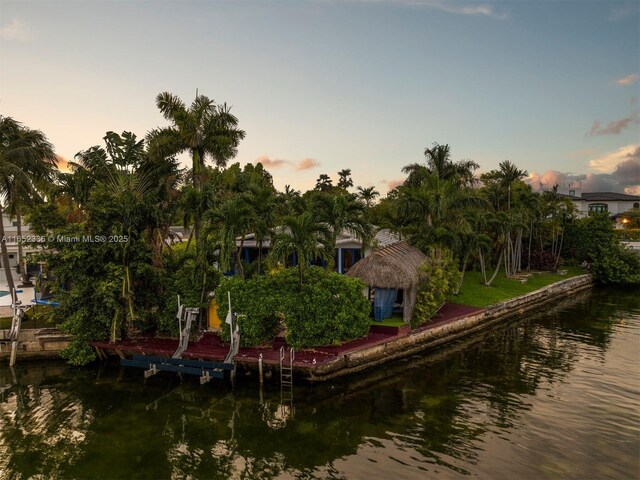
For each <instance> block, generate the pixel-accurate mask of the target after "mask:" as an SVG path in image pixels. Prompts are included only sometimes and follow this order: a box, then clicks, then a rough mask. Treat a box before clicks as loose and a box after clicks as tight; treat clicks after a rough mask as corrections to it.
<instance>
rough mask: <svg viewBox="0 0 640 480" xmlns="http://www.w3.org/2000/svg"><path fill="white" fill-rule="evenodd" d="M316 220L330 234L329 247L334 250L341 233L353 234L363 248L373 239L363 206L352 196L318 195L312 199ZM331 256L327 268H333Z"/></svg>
mask: <svg viewBox="0 0 640 480" xmlns="http://www.w3.org/2000/svg"><path fill="white" fill-rule="evenodd" d="M313 210H314V212H315V215H316V219H317V220H318V221H320V222H323V223H324V224H325V225H327V227H328V228H329V231H330V232H331V237H330V238H331V246H332V247H333V248H334V249H335V247H336V244H337V240H338V235H340V234H341V233H342V232H343V231H347V232H350V233H352V234H354V235H355V236H356V237H357V238H359V239H360V240H361V241H362V244H363V248H364V247H366V245H367V244H368V243H369V242H370V241H371V238H372V237H373V226H372V225H371V222H370V221H369V218H368V216H367V210H366V207H365V206H364V204H363V203H362V202H361V201H360V200H358V199H357V198H356V196H355V195H353V194H348V193H342V194H338V195H331V194H327V193H324V194H318V195H316V196H315V197H314V198H313ZM333 264H334V258H333V255H332V256H331V260H330V262H329V267H330V268H333Z"/></svg>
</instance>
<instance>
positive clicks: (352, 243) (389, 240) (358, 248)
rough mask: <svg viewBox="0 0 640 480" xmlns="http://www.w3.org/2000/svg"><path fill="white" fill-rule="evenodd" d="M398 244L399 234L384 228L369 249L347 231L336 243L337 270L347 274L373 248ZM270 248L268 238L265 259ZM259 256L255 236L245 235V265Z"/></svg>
mask: <svg viewBox="0 0 640 480" xmlns="http://www.w3.org/2000/svg"><path fill="white" fill-rule="evenodd" d="M241 241H242V238H240V237H238V238H237V239H236V245H237V246H238V247H240V243H241ZM398 242H400V237H399V236H398V235H397V234H395V233H393V232H391V231H390V230H388V229H384V228H383V229H381V230H378V232H377V233H376V235H375V237H374V238H373V240H372V242H371V245H370V246H369V247H367V246H363V244H362V240H360V239H359V238H357V237H356V236H355V235H353V234H352V233H351V232H349V231H347V230H345V231H343V232H341V233H340V235H338V239H337V241H336V247H335V262H334V263H335V269H336V271H337V272H338V273H347V272H348V271H349V269H350V268H351V267H353V266H354V265H355V264H356V263H357V262H359V261H360V260H362V259H363V258H365V257H366V256H368V255H369V254H370V253H371V252H372V251H373V250H372V249H373V248H382V247H386V246H388V245H393V244H395V243H398ZM270 246H271V244H270V241H269V239H268V238H267V239H265V240H264V241H263V242H262V255H263V257H264V256H266V255H267V254H268V253H269V249H270ZM258 254H259V249H258V242H257V240H256V238H255V235H254V234H253V233H251V234H249V235H245V237H244V243H243V248H242V261H243V262H245V263H251V262H254V261H255V260H256V259H257V258H258ZM320 263H321V264H322V266H325V265H324V262H320ZM297 264H298V262H297V259H296V258H295V256H294V257H293V258H292V259H291V266H294V267H295V266H296V265H297ZM227 273H228V274H231V275H232V274H234V273H235V262H232V269H231V271H229V272H227Z"/></svg>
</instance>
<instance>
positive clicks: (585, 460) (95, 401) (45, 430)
mask: <svg viewBox="0 0 640 480" xmlns="http://www.w3.org/2000/svg"><path fill="white" fill-rule="evenodd" d="M635 293H636V292H613V291H607V290H598V291H594V292H587V293H585V294H582V295H581V296H579V297H575V298H572V299H569V300H567V301H564V302H563V303H560V304H557V305H556V306H555V307H553V308H552V309H549V310H548V311H547V312H545V313H544V314H542V315H538V316H528V317H527V318H523V319H519V320H517V321H515V322H512V323H511V324H509V325H506V326H504V327H501V328H497V329H494V330H492V331H490V332H485V333H483V334H481V335H476V336H474V337H473V338H470V339H467V340H464V341H461V342H459V343H457V344H454V345H451V346H449V347H447V348H446V349H442V350H440V351H437V352H433V353H430V354H428V355H426V354H425V355H419V356H415V357H412V358H410V359H406V360H404V361H401V362H398V363H396V364H393V365H385V366H382V367H380V368H379V369H377V370H375V371H373V372H368V373H365V374H361V375H358V376H355V377H350V378H348V379H345V380H342V381H339V382H334V383H332V384H330V385H320V386H301V385H297V386H296V387H295V402H294V404H293V405H292V404H290V403H288V402H282V401H281V397H280V390H279V387H278V386H277V385H275V382H274V384H267V386H266V389H265V391H264V392H260V390H259V388H258V385H257V383H258V381H257V378H255V377H247V378H240V379H239V381H238V383H237V385H236V388H235V390H233V391H232V390H231V387H230V385H229V384H228V383H224V382H217V383H213V384H211V385H208V386H205V387H200V386H199V385H197V384H196V383H195V382H185V383H180V382H179V381H178V379H177V378H176V377H172V376H169V375H162V376H157V377H153V378H152V379H150V380H148V381H147V382H146V383H145V382H143V381H142V379H141V377H140V375H139V373H140V372H137V371H133V370H125V369H120V368H119V367H117V366H115V365H112V366H109V367H107V368H106V369H105V370H104V371H98V370H94V369H70V368H68V367H66V366H64V365H42V364H29V365H22V366H20V367H19V369H18V370H16V371H15V372H11V371H10V370H9V369H8V368H5V367H4V366H2V367H0V478H11V479H13V478H31V477H34V478H38V476H41V477H42V478H45V477H46V478H55V477H59V478H86V477H92V478H166V477H167V476H171V477H175V478H183V477H189V476H192V477H196V478H225V479H226V478H275V477H298V478H313V477H322V478H327V477H331V478H362V477H367V478H390V477H394V478H422V477H424V476H425V474H427V473H428V474H437V475H440V476H443V477H459V476H467V475H469V474H473V475H481V476H482V477H495V476H496V475H497V474H498V473H499V474H500V475H501V476H505V477H508V476H517V477H523V476H528V477H544V476H557V475H563V476H565V477H576V478H578V477H584V476H593V475H596V476H598V477H616V476H617V477H630V476H635V475H636V474H637V471H638V434H639V430H638V421H639V420H640V419H639V417H638V407H639V405H638V396H639V395H640V391H639V388H638V387H639V384H640V376H639V375H638V370H637V365H638V360H639V358H638V348H637V347H638V346H639V338H640V316H639V315H640V305H639V302H638V299H637V295H635ZM14 375H15V378H14ZM294 411H295V415H294Z"/></svg>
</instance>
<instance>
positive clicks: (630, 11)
mask: <svg viewBox="0 0 640 480" xmlns="http://www.w3.org/2000/svg"><path fill="white" fill-rule="evenodd" d="M638 10H639V9H638V2H624V3H618V4H617V5H616V6H614V7H613V8H612V9H611V15H610V16H609V20H611V21H612V22H616V21H618V20H624V19H625V18H629V17H637V16H638V13H639V11H638Z"/></svg>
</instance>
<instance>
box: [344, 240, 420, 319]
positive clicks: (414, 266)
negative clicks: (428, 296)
mask: <svg viewBox="0 0 640 480" xmlns="http://www.w3.org/2000/svg"><path fill="white" fill-rule="evenodd" d="M425 258H426V256H425V255H424V253H422V252H421V251H420V250H418V249H417V248H415V247H412V246H411V245H409V244H408V243H407V242H398V243H394V244H392V245H389V246H386V247H384V248H380V249H377V250H374V251H373V252H372V253H371V255H369V256H368V257H366V258H364V259H362V260H360V261H359V262H357V263H356V264H355V265H354V266H353V267H351V268H350V269H349V271H348V272H347V275H348V276H350V277H355V278H359V279H360V280H362V281H363V282H365V283H366V284H367V285H369V287H371V288H375V293H374V295H375V303H374V310H375V317H376V319H377V320H380V319H382V318H388V317H390V316H391V310H392V308H393V302H395V299H396V294H397V291H398V290H402V292H403V296H402V299H403V301H402V318H403V319H404V321H405V322H410V321H411V317H412V316H413V308H414V306H415V303H416V295H417V294H418V281H419V273H418V267H419V266H420V265H421V264H422V263H423V262H424V260H425Z"/></svg>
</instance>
